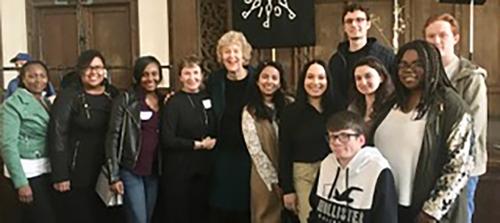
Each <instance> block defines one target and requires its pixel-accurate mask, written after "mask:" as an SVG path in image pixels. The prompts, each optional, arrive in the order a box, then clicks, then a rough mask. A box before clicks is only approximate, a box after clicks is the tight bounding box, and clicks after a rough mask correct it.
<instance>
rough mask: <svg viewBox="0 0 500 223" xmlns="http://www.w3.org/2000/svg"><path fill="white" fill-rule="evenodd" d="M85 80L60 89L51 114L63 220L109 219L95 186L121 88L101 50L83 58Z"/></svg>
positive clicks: (51, 146) (52, 148)
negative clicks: (110, 81)
mask: <svg viewBox="0 0 500 223" xmlns="http://www.w3.org/2000/svg"><path fill="white" fill-rule="evenodd" d="M76 70H77V71H76V73H77V74H78V75H79V78H80V79H79V80H78V81H77V82H75V83H73V84H71V85H70V86H68V87H67V88H65V89H64V90H63V91H62V92H61V93H60V94H58V96H57V98H56V100H55V102H54V105H53V107H52V110H51V114H50V125H49V149H50V154H49V155H50V160H51V165H52V179H53V182H54V184H53V186H54V189H56V190H57V191H58V192H59V195H58V198H57V199H58V203H59V204H58V207H57V208H58V212H59V213H60V214H61V216H62V219H61V221H62V222H82V223H88V222H100V221H106V219H107V217H108V216H109V211H108V210H106V206H105V205H104V203H103V202H102V201H101V200H100V198H99V196H98V195H97V193H96V192H95V187H96V182H97V176H98V175H99V172H100V170H101V166H102V165H103V164H104V160H105V156H104V141H105V137H106V132H107V129H108V122H109V115H110V112H111V102H112V100H113V98H114V96H115V95H116V94H117V93H118V91H117V90H116V88H115V87H113V86H112V85H110V84H108V82H107V81H106V79H105V78H104V75H105V73H106V62H105V60H104V56H103V55H102V54H101V53H100V52H99V51H97V50H87V51H84V52H82V53H81V54H80V57H79V58H78V62H77V66H76Z"/></svg>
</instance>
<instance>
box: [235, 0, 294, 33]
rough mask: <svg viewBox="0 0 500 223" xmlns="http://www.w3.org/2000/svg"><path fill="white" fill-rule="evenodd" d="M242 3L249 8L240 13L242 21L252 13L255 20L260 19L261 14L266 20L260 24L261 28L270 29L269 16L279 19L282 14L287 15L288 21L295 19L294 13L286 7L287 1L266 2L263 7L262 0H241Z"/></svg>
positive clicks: (268, 0) (270, 0) (271, 0)
mask: <svg viewBox="0 0 500 223" xmlns="http://www.w3.org/2000/svg"><path fill="white" fill-rule="evenodd" d="M243 2H244V3H245V4H247V5H250V6H251V7H250V8H249V9H248V10H247V11H243V12H242V13H241V16H242V17H243V19H248V17H249V16H250V15H252V13H254V12H255V14H256V16H257V18H262V14H265V16H266V18H265V20H264V22H262V27H264V28H266V29H269V28H270V27H271V16H275V17H281V16H282V15H283V13H287V14H288V19H289V20H294V19H295V17H297V14H295V11H294V10H293V9H292V8H290V6H289V5H288V0H278V2H277V3H274V2H273V0H267V1H266V2H267V3H265V5H263V4H262V2H263V1H262V0H243Z"/></svg>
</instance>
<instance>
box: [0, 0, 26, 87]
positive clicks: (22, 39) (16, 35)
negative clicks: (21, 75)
mask: <svg viewBox="0 0 500 223" xmlns="http://www.w3.org/2000/svg"><path fill="white" fill-rule="evenodd" d="M25 12H26V7H25V1H24V0H15V1H12V0H0V16H1V17H2V19H0V20H1V22H2V25H1V27H2V30H1V32H2V50H3V52H1V53H2V59H3V61H2V65H3V66H4V67H6V66H9V67H12V66H13V64H11V63H10V62H9V60H10V59H11V58H12V57H14V56H15V55H16V54H17V53H18V52H27V51H28V38H27V35H26V13H25ZM3 73H4V88H6V87H7V84H8V83H9V81H10V80H11V79H12V78H14V77H16V75H17V72H16V71H4V72H3Z"/></svg>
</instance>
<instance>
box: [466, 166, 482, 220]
mask: <svg viewBox="0 0 500 223" xmlns="http://www.w3.org/2000/svg"><path fill="white" fill-rule="evenodd" d="M478 181H479V177H478V176H471V177H470V178H469V181H467V212H468V213H469V215H468V219H467V222H469V223H471V222H472V216H473V215H474V194H475V193H476V187H477V182H478Z"/></svg>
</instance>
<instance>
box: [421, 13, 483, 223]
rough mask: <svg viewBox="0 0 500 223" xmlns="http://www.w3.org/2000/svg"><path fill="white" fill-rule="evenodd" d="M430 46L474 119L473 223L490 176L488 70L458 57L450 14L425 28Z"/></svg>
mask: <svg viewBox="0 0 500 223" xmlns="http://www.w3.org/2000/svg"><path fill="white" fill-rule="evenodd" d="M424 36H425V40H427V42H429V43H431V44H433V45H434V46H436V47H437V48H438V50H439V53H440V54H441V61H442V62H443V65H444V69H445V71H446V75H448V78H449V79H450V81H451V83H452V84H453V87H455V89H456V90H457V91H458V94H459V95H460V96H461V97H462V99H464V101H465V102H466V103H467V104H468V105H469V107H470V110H471V114H472V116H473V118H474V132H475V134H476V147H475V149H476V150H475V155H474V168H473V169H472V171H471V177H470V178H469V180H468V182H467V202H468V204H467V206H468V213H469V219H468V222H472V214H473V213H474V193H475V191H476V186H477V183H478V181H479V176H481V175H482V174H484V173H485V172H486V164H487V152H486V129H487V124H488V96H487V89H486V76H487V72H486V70H485V69H483V68H481V67H479V66H477V65H475V64H473V63H472V62H471V61H469V60H467V59H465V58H463V57H459V56H458V55H456V54H455V45H456V44H457V43H458V41H459V40H460V33H459V26H458V21H457V20H456V19H455V18H454V17H453V16H452V15H450V14H448V13H444V14H441V15H435V16H431V17H429V18H428V19H427V21H426V23H425V26H424Z"/></svg>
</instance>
